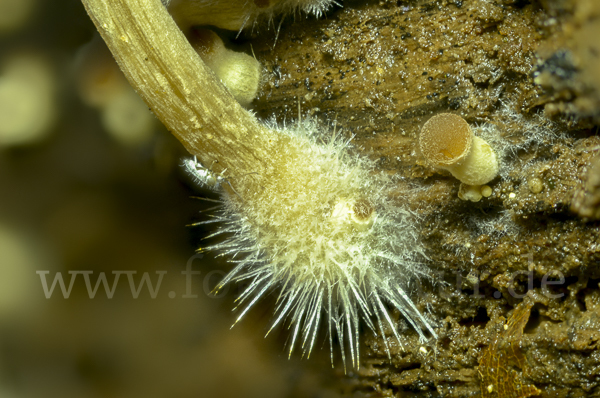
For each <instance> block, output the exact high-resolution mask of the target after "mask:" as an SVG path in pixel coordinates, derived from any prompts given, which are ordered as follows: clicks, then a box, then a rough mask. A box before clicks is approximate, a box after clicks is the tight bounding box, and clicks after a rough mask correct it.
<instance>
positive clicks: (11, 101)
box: [0, 0, 57, 146]
mask: <svg viewBox="0 0 600 398" xmlns="http://www.w3.org/2000/svg"><path fill="white" fill-rule="evenodd" d="M0 1H2V0H0ZM0 73H1V74H0V146H12V145H26V144H32V143H36V142H38V141H40V140H41V139H43V138H44V137H45V136H46V135H47V134H48V133H49V132H50V130H51V129H52V126H53V123H54V121H55V119H56V116H57V106H56V76H55V74H54V72H53V71H52V67H51V65H50V63H49V62H48V61H47V60H45V59H43V58H42V57H39V56H35V55H31V54H19V55H13V56H11V57H10V58H8V59H7V60H6V61H5V62H4V65H2V69H1V72H0Z"/></svg>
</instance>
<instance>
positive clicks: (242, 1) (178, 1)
mask: <svg viewBox="0 0 600 398" xmlns="http://www.w3.org/2000/svg"><path fill="white" fill-rule="evenodd" d="M163 3H166V5H167V7H168V9H169V12H170V13H171V15H172V16H173V19H175V22H177V25H179V27H180V28H181V30H183V31H184V32H186V31H187V30H188V29H189V28H190V27H192V26H216V27H218V28H221V29H227V30H234V31H239V30H242V29H245V28H252V27H253V26H255V25H256V24H257V23H259V22H261V21H267V22H272V21H273V19H274V17H275V16H277V15H287V14H293V13H295V12H296V11H297V10H300V11H304V12H306V13H308V14H313V15H315V16H320V15H321V14H323V13H324V12H325V11H326V10H327V9H328V8H329V7H330V6H331V5H333V4H337V3H336V2H335V0H225V1H223V0H220V1H218V0H167V1H165V0H163Z"/></svg>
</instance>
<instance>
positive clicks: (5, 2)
mask: <svg viewBox="0 0 600 398" xmlns="http://www.w3.org/2000/svg"><path fill="white" fill-rule="evenodd" d="M37 4H38V0H0V35H2V34H7V33H11V32H14V31H15V30H18V29H20V28H22V27H23V26H25V25H26V24H27V22H28V20H29V18H30V17H31V14H33V10H34V9H35V7H36V5H37Z"/></svg>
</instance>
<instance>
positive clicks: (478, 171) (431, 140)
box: [419, 113, 498, 185]
mask: <svg viewBox="0 0 600 398" xmlns="http://www.w3.org/2000/svg"><path fill="white" fill-rule="evenodd" d="M419 146H420V148H421V152H422V153H423V155H424V156H425V158H426V159H427V161H428V162H429V163H430V164H432V165H434V166H436V167H438V168H441V169H445V170H448V171H449V172H450V173H452V175H453V176H454V177H456V178H457V179H458V180H460V182H462V183H464V184H467V185H482V184H485V183H487V182H489V181H491V180H493V179H494V178H495V177H496V176H497V175H498V160H497V159H496V153H495V152H494V150H493V149H492V148H491V147H490V145H489V144H488V143H487V142H486V141H484V140H483V139H481V138H479V137H476V136H474V135H473V132H472V131H471V127H470V126H469V124H468V123H467V122H466V121H465V119H463V118H462V117H460V116H458V115H454V114H451V113H441V114H439V115H436V116H434V117H432V118H431V119H429V120H428V121H427V122H426V123H425V124H424V125H423V128H422V129H421V136H420V138H419Z"/></svg>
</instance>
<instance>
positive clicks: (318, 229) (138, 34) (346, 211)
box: [83, 0, 436, 367]
mask: <svg viewBox="0 0 600 398" xmlns="http://www.w3.org/2000/svg"><path fill="white" fill-rule="evenodd" d="M83 2H84V4H85V5H86V8H87V10H88V12H89V13H90V15H91V16H92V19H93V20H94V22H95V24H96V26H97V27H98V29H99V30H100V33H101V34H102V36H103V37H104V39H105V40H106V42H107V44H108V47H109V48H110V50H111V51H112V52H113V54H114V55H115V58H116V59H117V61H118V62H119V65H120V66H121V68H122V69H123V71H124V72H125V75H126V76H127V78H128V79H129V81H130V82H131V84H132V85H133V86H134V88H136V90H137V91H138V92H139V93H140V95H141V96H142V97H143V98H144V100H145V101H146V102H147V103H148V104H149V106H150V107H151V109H152V110H153V111H154V113H155V114H156V115H157V116H158V117H159V118H160V120H161V121H162V122H163V123H164V124H165V125H166V126H167V128H169V129H170V130H171V131H172V133H173V134H174V135H175V136H176V137H177V138H179V140H180V141H181V142H182V143H183V144H184V145H185V147H186V148H187V149H188V150H189V151H190V153H192V154H194V155H196V156H197V157H198V158H200V161H201V163H202V164H203V165H204V166H205V167H204V168H203V167H199V166H198V164H197V163H196V162H195V161H193V160H188V161H186V162H185V164H184V165H185V166H186V167H187V169H188V170H189V171H190V173H191V174H192V175H194V176H195V177H196V178H197V180H198V181H199V182H201V183H204V184H207V185H211V184H212V185H214V182H215V181H216V182H219V181H220V182H223V181H225V182H226V184H223V183H221V184H220V185H221V187H223V188H225V190H226V191H225V192H224V193H223V195H222V201H223V206H222V208H221V211H220V212H219V214H218V215H217V216H216V217H215V218H214V219H213V220H214V222H219V224H220V225H219V229H218V230H217V232H215V234H214V235H218V234H225V235H226V238H225V239H224V240H222V241H221V242H220V243H217V244H214V245H213V246H211V247H210V248H212V249H215V250H219V251H221V252H223V253H227V254H230V255H231V259H232V260H231V261H232V262H234V263H235V264H236V266H235V268H234V269H233V270H232V271H231V272H230V273H229V274H228V275H227V276H226V277H225V278H224V280H223V281H222V282H221V284H220V286H221V287H222V286H223V285H224V284H227V283H229V282H239V281H247V282H248V285H247V286H248V287H247V288H245V290H244V291H243V292H242V294H241V295H240V296H239V297H238V299H237V302H238V305H239V306H240V307H241V312H240V315H239V316H238V320H239V319H241V318H242V317H243V316H244V314H246V313H247V311H248V310H249V309H250V308H252V307H253V306H254V305H255V304H256V303H257V302H258V301H259V300H260V299H261V298H263V297H264V296H266V295H268V294H269V293H271V292H273V291H274V290H276V291H279V296H278V300H277V305H276V308H275V317H274V321H273V323H272V326H271V329H273V328H275V327H277V326H281V325H282V324H284V323H287V326H288V328H289V329H290V331H291V339H290V348H289V349H290V354H291V352H292V350H293V349H294V347H295V346H301V347H302V350H303V352H304V354H306V355H310V352H311V351H312V349H313V347H314V345H315V343H316V341H317V334H318V331H319V329H320V324H321V323H325V324H326V326H327V330H328V334H329V343H330V347H331V349H332V352H333V346H334V343H333V342H334V340H333V336H335V335H337V337H338V338H339V340H340V342H341V344H340V348H341V352H342V359H343V360H344V363H345V358H346V355H345V352H346V349H345V347H347V348H348V349H349V350H348V351H349V354H350V357H351V359H352V363H353V366H355V367H358V366H359V363H360V361H359V331H360V326H359V324H360V321H361V320H363V321H364V322H365V324H366V325H367V326H368V327H369V328H370V329H372V330H373V331H375V332H377V331H379V333H380V334H381V336H382V337H383V338H384V342H385V350H386V351H387V353H388V355H390V356H391V354H390V352H391V351H390V349H389V346H388V343H387V339H386V330H392V333H393V335H394V337H395V338H396V340H397V341H398V342H399V344H401V343H400V341H401V337H400V333H399V331H398V329H399V328H398V325H397V323H396V322H395V320H394V319H393V318H392V317H390V315H389V313H388V307H387V305H391V306H392V307H393V308H395V309H397V310H398V311H399V312H400V313H401V314H402V315H403V316H404V318H405V319H406V321H407V322H408V323H409V324H410V325H412V327H413V328H414V329H415V330H416V332H417V333H419V335H420V337H421V339H422V340H425V339H427V337H428V336H436V333H435V331H434V329H433V325H432V324H431V323H430V321H429V320H428V319H427V318H425V317H424V316H423V315H422V314H421V313H420V311H419V309H418V308H417V307H416V305H415V304H414V303H413V301H412V300H411V298H410V295H409V294H410V293H411V292H413V291H414V290H416V287H417V286H415V284H414V282H415V281H417V280H418V279H419V278H427V277H428V272H427V269H425V268H424V267H423V265H422V260H423V245H422V243H421V242H420V241H419V238H418V237H419V234H418V232H417V229H416V228H417V227H416V225H417V223H418V219H417V218H416V217H415V215H414V214H412V213H411V212H410V211H408V210H407V209H406V208H404V207H400V206H398V205H397V203H396V202H395V201H394V199H393V196H394V194H395V193H397V187H396V184H395V183H394V181H393V180H392V179H391V178H389V176H387V175H385V174H383V173H377V172H376V171H375V164H374V162H372V161H370V160H369V159H366V158H364V157H360V156H356V155H353V154H352V153H351V152H350V151H349V150H348V147H349V142H348V140H345V139H343V138H341V137H337V136H336V134H335V132H334V133H333V134H332V135H328V134H324V133H323V130H324V129H323V128H322V127H321V126H319V125H318V124H317V123H315V122H312V121H304V123H299V124H298V125H297V126H293V127H287V128H279V127H277V126H275V125H270V126H268V125H261V124H259V122H258V121H257V120H256V119H255V118H254V117H253V116H252V115H251V114H250V113H248V112H247V111H245V110H244V109H243V108H242V107H241V106H240V105H239V104H238V103H237V102H236V101H235V100H234V99H233V97H232V96H231V95H230V94H229V92H228V91H226V89H225V88H224V87H223V86H222V85H221V84H220V83H218V81H217V79H216V77H215V76H214V75H213V74H212V72H211V71H210V70H209V69H208V68H207V67H206V66H205V65H204V64H203V62H202V60H201V59H200V57H199V56H198V54H197V53H196V52H195V51H194V50H193V49H192V48H191V47H190V45H189V44H188V43H187V41H186V39H185V37H184V35H183V34H182V33H181V32H180V31H179V29H178V28H177V26H176V25H175V23H174V22H173V20H172V19H171V17H170V16H169V14H168V13H167V11H166V9H165V8H164V7H163V5H162V4H161V2H160V0H112V1H110V2H107V1H106V0H83ZM225 171H226V173H225ZM218 177H221V178H220V179H219V178H218ZM217 185H219V184H217ZM332 363H333V354H332Z"/></svg>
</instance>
